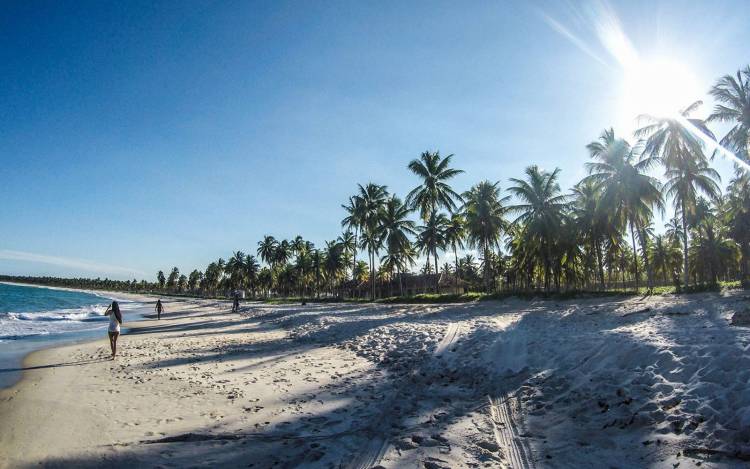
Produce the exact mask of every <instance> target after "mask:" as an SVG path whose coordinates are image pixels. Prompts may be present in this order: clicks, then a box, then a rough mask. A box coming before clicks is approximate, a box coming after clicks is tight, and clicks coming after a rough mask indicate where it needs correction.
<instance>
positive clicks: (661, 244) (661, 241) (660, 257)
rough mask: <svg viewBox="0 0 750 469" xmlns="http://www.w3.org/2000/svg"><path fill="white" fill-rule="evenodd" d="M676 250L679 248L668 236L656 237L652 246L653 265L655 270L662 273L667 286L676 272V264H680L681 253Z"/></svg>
mask: <svg viewBox="0 0 750 469" xmlns="http://www.w3.org/2000/svg"><path fill="white" fill-rule="evenodd" d="M676 249H677V247H676V246H675V244H674V243H672V242H670V240H669V237H668V236H667V235H656V236H654V242H653V243H652V244H651V253H650V255H651V265H653V266H654V269H655V270H656V271H657V272H661V275H662V282H663V283H664V284H665V285H666V284H667V283H668V278H669V277H671V275H672V272H674V270H675V264H679V263H680V252H679V251H676ZM675 254H676V256H675ZM675 257H676V259H675ZM675 260H676V262H675Z"/></svg>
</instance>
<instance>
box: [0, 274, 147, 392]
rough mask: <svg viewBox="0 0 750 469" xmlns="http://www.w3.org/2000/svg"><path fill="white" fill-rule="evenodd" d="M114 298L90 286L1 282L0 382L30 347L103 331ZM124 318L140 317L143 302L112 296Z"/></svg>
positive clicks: (13, 373) (11, 377) (10, 378)
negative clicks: (88, 288)
mask: <svg viewBox="0 0 750 469" xmlns="http://www.w3.org/2000/svg"><path fill="white" fill-rule="evenodd" d="M112 299H113V298H110V297H108V296H104V295H100V294H98V293H93V292H91V293H90V292H83V291H73V290H64V289H57V288H48V287H36V286H26V285H16V284H7V283H0V387H5V386H9V385H11V384H13V383H14V382H15V381H16V380H17V379H18V378H19V377H20V374H21V371H22V370H21V360H22V358H23V357H24V356H25V355H26V354H27V353H29V352H31V351H34V350H38V349H41V348H45V347H48V346H52V345H58V344H61V343H67V342H75V341H77V340H84V339H91V338H95V337H98V336H102V337H104V336H105V335H106V332H105V331H106V329H107V325H108V324H109V318H108V317H107V316H104V311H105V310H106V309H107V306H108V305H109V304H110V303H111V302H112ZM116 299H117V300H118V302H119V303H120V309H121V311H122V313H123V319H124V321H123V322H124V323H125V324H127V323H128V322H130V321H133V320H137V319H140V318H141V317H142V313H143V312H145V306H144V305H143V304H142V303H138V302H134V301H129V300H124V299H121V298H116Z"/></svg>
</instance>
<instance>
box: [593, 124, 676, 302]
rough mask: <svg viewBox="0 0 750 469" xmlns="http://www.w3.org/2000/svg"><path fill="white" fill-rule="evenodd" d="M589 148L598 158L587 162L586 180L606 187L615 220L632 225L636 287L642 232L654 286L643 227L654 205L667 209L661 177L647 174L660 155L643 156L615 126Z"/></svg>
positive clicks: (605, 198) (606, 203)
mask: <svg viewBox="0 0 750 469" xmlns="http://www.w3.org/2000/svg"><path fill="white" fill-rule="evenodd" d="M587 148H588V150H589V153H590V155H591V158H592V159H593V160H594V161H591V162H588V163H586V167H587V169H588V171H589V176H587V177H586V178H584V181H588V180H590V181H593V182H595V183H596V184H598V185H599V187H601V188H602V194H603V195H602V202H603V204H604V206H605V207H606V210H607V211H608V213H609V214H610V217H611V221H612V223H615V224H616V226H621V227H623V228H624V227H625V226H626V225H628V224H629V225H630V237H631V240H632V242H633V256H634V259H633V266H634V269H635V282H636V288H637V287H638V260H637V259H636V258H635V256H637V253H638V251H637V248H636V244H635V235H636V233H637V234H638V238H639V240H640V244H641V249H642V254H643V261H644V265H645V266H646V270H647V271H648V274H649V288H651V287H652V283H653V276H652V272H651V268H650V263H649V260H648V240H647V238H646V233H645V231H644V230H643V228H644V227H645V226H646V225H647V224H648V223H649V222H650V220H651V218H652V217H653V208H654V207H656V208H658V209H659V210H663V207H664V202H663V200H662V195H661V188H660V184H659V181H657V180H656V179H655V178H653V177H651V176H649V175H648V174H647V172H648V171H649V170H650V169H651V168H652V167H653V166H654V165H655V164H656V163H657V162H658V159H657V158H654V157H649V156H643V157H641V156H639V154H638V151H637V149H634V148H633V147H631V146H630V144H629V143H628V142H626V141H625V140H623V139H618V138H616V137H615V132H614V130H612V129H608V130H604V131H603V132H602V134H601V136H600V137H599V140H598V141H596V142H592V143H590V144H589V145H587Z"/></svg>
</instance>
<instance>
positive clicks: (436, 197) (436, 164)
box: [406, 151, 463, 221]
mask: <svg viewBox="0 0 750 469" xmlns="http://www.w3.org/2000/svg"><path fill="white" fill-rule="evenodd" d="M451 158H453V155H448V156H446V157H445V158H443V157H441V156H440V152H435V153H430V152H428V151H426V152H424V153H422V154H421V155H420V157H419V159H415V160H412V161H411V162H410V163H409V165H408V168H409V169H410V170H411V172H412V173H414V174H416V175H417V176H419V177H420V178H421V179H422V184H421V185H419V186H417V187H415V188H414V189H413V190H412V191H411V192H409V195H407V196H406V203H407V204H409V206H411V207H412V208H413V209H418V210H419V215H420V216H421V217H422V219H423V220H425V221H427V219H428V218H429V217H430V216H431V215H432V214H433V213H434V212H435V211H437V209H439V208H440V207H443V208H445V209H446V210H448V211H449V212H453V211H455V210H456V201H459V202H461V196H460V195H459V194H458V193H456V192H455V191H454V190H453V189H452V188H451V186H450V185H449V184H448V183H447V181H448V180H450V179H452V178H453V177H455V176H456V175H458V174H461V173H463V171H462V170H460V169H453V168H451V167H450V163H451Z"/></svg>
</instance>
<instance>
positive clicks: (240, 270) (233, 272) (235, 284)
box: [226, 251, 245, 290]
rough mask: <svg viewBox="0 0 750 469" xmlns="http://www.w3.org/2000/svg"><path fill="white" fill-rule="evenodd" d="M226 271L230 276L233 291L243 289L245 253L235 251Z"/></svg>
mask: <svg viewBox="0 0 750 469" xmlns="http://www.w3.org/2000/svg"><path fill="white" fill-rule="evenodd" d="M226 271H227V273H228V274H229V282H230V284H231V286H232V289H234V290H239V289H241V288H242V287H243V284H244V283H245V253H244V252H242V251H235V253H234V254H232V257H230V258H229V260H228V261H227V267H226Z"/></svg>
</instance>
